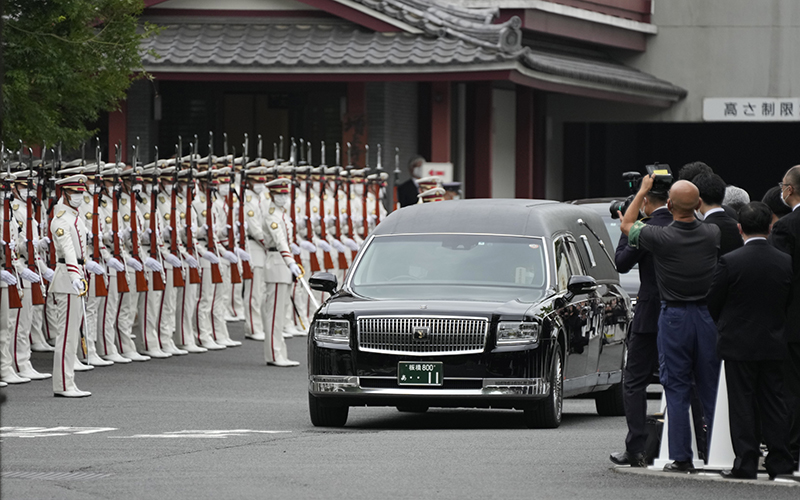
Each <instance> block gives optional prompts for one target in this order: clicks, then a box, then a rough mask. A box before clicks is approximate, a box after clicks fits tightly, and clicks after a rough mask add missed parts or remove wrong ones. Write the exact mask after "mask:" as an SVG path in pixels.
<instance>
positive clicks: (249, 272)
mask: <svg viewBox="0 0 800 500" xmlns="http://www.w3.org/2000/svg"><path fill="white" fill-rule="evenodd" d="M248 146H250V144H249V143H248V140H247V134H244V144H242V177H241V183H240V184H239V186H240V187H239V246H240V247H241V248H242V250H245V249H246V248H247V241H246V238H247V235H245V234H244V233H245V230H244V200H245V189H247V150H248ZM245 251H246V250H245ZM242 278H243V279H246V280H251V279H253V269H252V268H251V267H250V262H248V261H246V260H243V261H242Z"/></svg>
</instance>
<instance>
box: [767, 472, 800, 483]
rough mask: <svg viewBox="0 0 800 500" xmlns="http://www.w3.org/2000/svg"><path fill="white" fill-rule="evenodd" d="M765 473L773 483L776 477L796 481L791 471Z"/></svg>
mask: <svg viewBox="0 0 800 500" xmlns="http://www.w3.org/2000/svg"><path fill="white" fill-rule="evenodd" d="M767 473H768V474H769V480H770V481H774V480H775V478H776V477H779V478H781V479H795V480H796V479H797V478H796V477H794V471H791V470H787V471H783V472H769V471H767Z"/></svg>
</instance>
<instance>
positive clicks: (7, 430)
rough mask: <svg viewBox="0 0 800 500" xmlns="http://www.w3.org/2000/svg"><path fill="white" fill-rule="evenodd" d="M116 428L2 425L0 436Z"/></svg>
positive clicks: (83, 432) (70, 433)
mask: <svg viewBox="0 0 800 500" xmlns="http://www.w3.org/2000/svg"><path fill="white" fill-rule="evenodd" d="M115 430H117V429H116V427H0V438H11V437H18V438H40V437H57V436H82V435H86V434H96V433H98V432H109V431H115Z"/></svg>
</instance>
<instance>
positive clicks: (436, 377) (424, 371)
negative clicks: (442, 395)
mask: <svg viewBox="0 0 800 500" xmlns="http://www.w3.org/2000/svg"><path fill="white" fill-rule="evenodd" d="M443 367H444V363H442V362H439V361H433V362H427V363H417V362H416V361H415V362H411V361H400V362H398V363H397V385H437V386H439V385H442V382H443V380H444V376H443V374H442V373H443V371H444V368H443Z"/></svg>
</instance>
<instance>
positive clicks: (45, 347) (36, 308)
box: [29, 150, 55, 352]
mask: <svg viewBox="0 0 800 500" xmlns="http://www.w3.org/2000/svg"><path fill="white" fill-rule="evenodd" d="M52 151H53V153H55V151H54V150H52ZM53 156H55V154H53ZM54 161H55V160H51V161H48V162H44V161H42V160H38V161H34V162H33V168H34V169H35V170H37V171H39V172H51V171H52V170H53V163H54ZM38 180H39V182H40V183H42V184H43V180H42V179H41V178H40V179H38ZM29 195H30V196H32V197H33V198H34V200H33V202H34V203H33V207H34V215H33V219H34V220H35V221H39V226H38V227H37V228H36V230H37V231H38V233H39V235H40V240H39V241H38V242H37V243H38V244H35V245H34V246H36V247H37V250H38V252H37V253H38V254H39V257H40V259H43V260H42V267H41V271H42V272H41V275H42V277H43V278H44V279H45V282H46V283H42V290H43V293H44V290H45V289H46V284H47V283H50V280H49V279H48V278H52V277H53V273H54V272H55V271H54V270H53V269H50V268H48V267H47V264H46V259H47V252H48V250H49V248H50V238H49V237H47V234H49V232H48V231H47V215H46V214H47V210H46V208H45V207H46V199H45V198H46V196H45V191H44V189H43V187H42V186H41V185H39V186H37V189H36V190H35V191H34V192H33V193H29ZM37 198H38V199H37ZM31 316H32V317H31V334H30V343H31V351H33V352H53V350H54V349H55V348H54V347H53V346H51V345H50V344H49V343H47V339H46V338H45V334H44V332H45V326H44V324H45V322H44V304H40V305H36V304H34V305H33V312H32V315H31Z"/></svg>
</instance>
